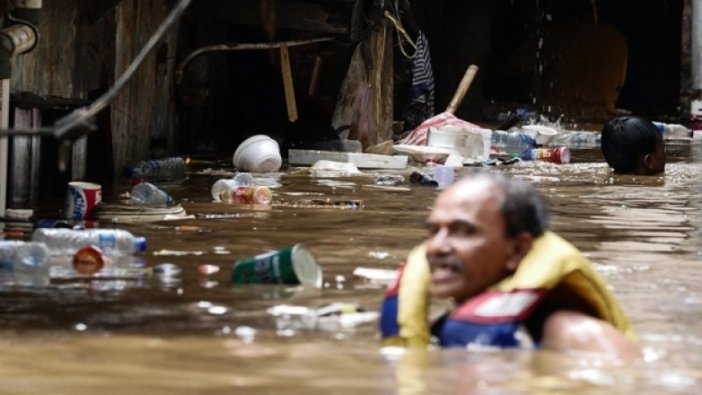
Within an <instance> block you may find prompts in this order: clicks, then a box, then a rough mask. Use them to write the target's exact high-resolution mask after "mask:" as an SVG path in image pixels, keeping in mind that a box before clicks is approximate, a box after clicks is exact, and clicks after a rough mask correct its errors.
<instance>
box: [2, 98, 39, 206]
mask: <svg viewBox="0 0 702 395" xmlns="http://www.w3.org/2000/svg"><path fill="white" fill-rule="evenodd" d="M39 126H41V113H40V111H39V110H38V109H29V110H25V109H21V108H17V109H15V126H14V127H15V129H33V128H38V127H39ZM40 164H41V138H40V137H27V136H16V137H13V138H12V171H11V172H10V184H11V185H12V188H11V191H12V197H11V199H10V200H11V202H12V203H13V204H23V203H27V202H30V201H33V200H35V199H36V198H37V193H38V188H39V166H40Z"/></svg>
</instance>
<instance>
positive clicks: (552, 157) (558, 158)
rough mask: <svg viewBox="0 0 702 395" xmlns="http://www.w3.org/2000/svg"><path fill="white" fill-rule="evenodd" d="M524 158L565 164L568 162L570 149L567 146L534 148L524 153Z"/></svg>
mask: <svg viewBox="0 0 702 395" xmlns="http://www.w3.org/2000/svg"><path fill="white" fill-rule="evenodd" d="M524 159H526V160H541V161H544V162H552V163H558V164H566V163H570V149H569V148H568V147H558V148H534V149H530V150H528V151H527V152H526V153H525V156H524Z"/></svg>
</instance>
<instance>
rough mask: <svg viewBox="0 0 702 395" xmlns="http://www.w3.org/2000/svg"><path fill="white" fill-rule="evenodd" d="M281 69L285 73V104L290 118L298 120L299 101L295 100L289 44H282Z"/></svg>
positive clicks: (291, 120) (290, 119)
mask: <svg viewBox="0 0 702 395" xmlns="http://www.w3.org/2000/svg"><path fill="white" fill-rule="evenodd" d="M280 69H281V72H282V73H283V87H284V88H285V105H286V106H287V109H288V120H289V121H290V122H295V121H297V103H296V102H295V85H294V84H293V77H292V70H291V69H290V52H288V46H287V45H285V44H283V45H281V46H280Z"/></svg>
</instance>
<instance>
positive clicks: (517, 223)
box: [460, 171, 551, 237]
mask: <svg viewBox="0 0 702 395" xmlns="http://www.w3.org/2000/svg"><path fill="white" fill-rule="evenodd" d="M475 179H487V180H488V181H490V182H492V183H493V184H494V185H495V186H496V187H497V188H499V189H500V190H502V192H503V194H504V195H503V197H504V200H503V201H502V208H501V211H502V215H503V216H504V219H505V225H506V230H507V235H508V236H510V237H514V236H517V235H519V234H521V233H523V232H527V233H529V234H531V235H532V236H534V237H538V236H541V234H543V233H544V232H545V231H546V229H548V227H549V223H550V219H551V218H550V214H549V212H548V208H547V207H546V204H545V203H544V200H543V198H542V197H541V195H540V194H539V192H538V191H537V190H536V189H535V188H534V187H533V186H532V185H531V184H530V183H528V182H526V181H522V180H517V179H513V178H507V177H505V176H504V175H502V174H499V173H493V172H483V171H480V172H476V173H473V174H470V175H468V176H466V177H464V178H463V179H461V180H460V181H461V182H464V181H469V180H475Z"/></svg>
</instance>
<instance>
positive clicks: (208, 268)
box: [197, 265, 220, 276]
mask: <svg viewBox="0 0 702 395" xmlns="http://www.w3.org/2000/svg"><path fill="white" fill-rule="evenodd" d="M197 270H198V271H199V272H200V273H202V274H204V275H206V276H209V275H210V274H215V273H217V272H219V270H220V268H219V266H217V265H200V266H198V267H197Z"/></svg>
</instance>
